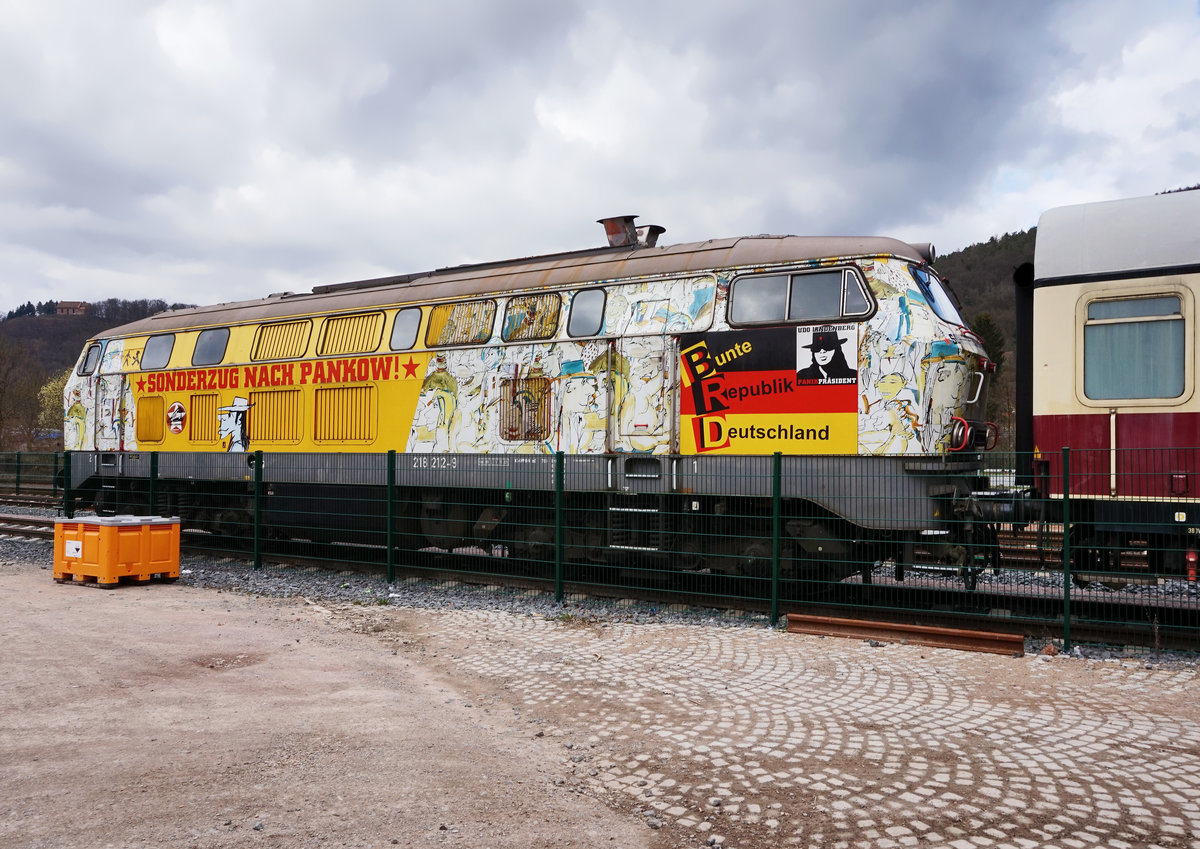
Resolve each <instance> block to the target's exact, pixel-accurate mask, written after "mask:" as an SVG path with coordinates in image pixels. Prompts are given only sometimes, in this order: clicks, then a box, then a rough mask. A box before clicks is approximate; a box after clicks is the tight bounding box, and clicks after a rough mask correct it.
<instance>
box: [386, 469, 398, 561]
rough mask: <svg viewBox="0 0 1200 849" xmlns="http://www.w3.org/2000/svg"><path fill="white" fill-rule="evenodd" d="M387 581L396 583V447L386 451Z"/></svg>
mask: <svg viewBox="0 0 1200 849" xmlns="http://www.w3.org/2000/svg"><path fill="white" fill-rule="evenodd" d="M386 497H387V533H386V535H385V538H386V541H387V582H388V583H389V584H394V583H396V449H394V448H393V449H391V450H390V451H388V453H387V496H386Z"/></svg>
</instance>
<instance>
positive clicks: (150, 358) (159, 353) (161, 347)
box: [142, 333, 175, 371]
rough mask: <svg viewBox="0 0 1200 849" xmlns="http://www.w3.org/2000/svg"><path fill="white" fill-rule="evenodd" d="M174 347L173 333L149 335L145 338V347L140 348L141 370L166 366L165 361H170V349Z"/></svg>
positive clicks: (152, 369) (151, 369)
mask: <svg viewBox="0 0 1200 849" xmlns="http://www.w3.org/2000/svg"><path fill="white" fill-rule="evenodd" d="M174 347H175V334H174V333H164V334H163V335H161V336H151V337H150V338H149V339H147V340H146V347H145V348H144V349H143V350H142V370H143V371H154V370H155V369H160V368H166V365H167V363H169V362H170V361H171V350H172V349H173V348H174Z"/></svg>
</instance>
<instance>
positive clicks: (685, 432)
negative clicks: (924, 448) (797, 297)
mask: <svg viewBox="0 0 1200 849" xmlns="http://www.w3.org/2000/svg"><path fill="white" fill-rule="evenodd" d="M680 375H681V391H680V423H681V427H680V450H681V452H682V453H684V454H708V453H713V452H719V453H725V454H773V453H775V452H776V451H780V452H782V453H784V454H854V453H856V452H857V451H858V325H857V324H827V325H816V326H805V327H799V328H779V329H775V328H772V329H769V330H744V331H736V330H735V331H726V332H719V333H690V334H685V335H683V336H682V337H681V338H680Z"/></svg>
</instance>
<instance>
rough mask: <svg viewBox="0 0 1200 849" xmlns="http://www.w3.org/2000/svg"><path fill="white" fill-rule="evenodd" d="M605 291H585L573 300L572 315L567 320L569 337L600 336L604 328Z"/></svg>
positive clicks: (577, 294)
mask: <svg viewBox="0 0 1200 849" xmlns="http://www.w3.org/2000/svg"><path fill="white" fill-rule="evenodd" d="M604 301H605V294H604V290H603V289H583V290H581V291H579V292H576V293H575V297H573V298H571V315H570V317H569V318H568V319H567V335H568V336H571V337H572V338H574V337H577V336H598V335H600V331H601V330H602V329H603V327H604Z"/></svg>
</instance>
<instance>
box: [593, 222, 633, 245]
mask: <svg viewBox="0 0 1200 849" xmlns="http://www.w3.org/2000/svg"><path fill="white" fill-rule="evenodd" d="M635 218H637V216H636V215H617V216H614V217H612V218H601V219H600V220H599V221H597V222H596V223H597V224H603V225H604V235H606V236H608V246H609V247H610V248H633V247H637V243H638V234H637V228H636V227H634V226H633V221H634V219H635Z"/></svg>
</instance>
